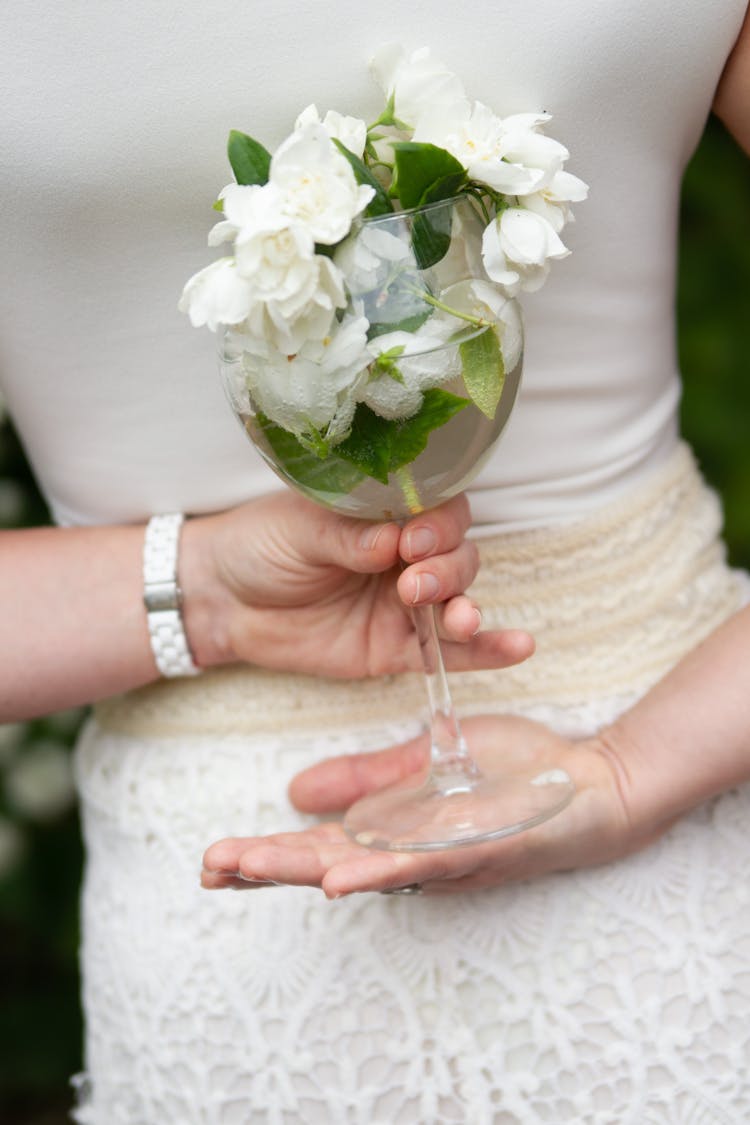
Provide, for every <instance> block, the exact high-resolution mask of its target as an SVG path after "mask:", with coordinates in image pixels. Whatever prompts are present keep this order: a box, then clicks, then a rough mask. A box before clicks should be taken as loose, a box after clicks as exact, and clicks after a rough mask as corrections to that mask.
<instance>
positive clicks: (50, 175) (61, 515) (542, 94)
mask: <svg viewBox="0 0 750 1125" xmlns="http://www.w3.org/2000/svg"><path fill="white" fill-rule="evenodd" d="M745 7H746V0H683V2H682V3H680V4H676V3H674V0H526V2H525V3H523V4H517V3H511V2H510V0H474V2H473V3H472V4H470V5H468V6H466V5H460V4H457V3H456V2H455V0H410V3H408V4H404V3H402V2H401V0H381V2H374V3H370V4H362V5H354V4H352V3H351V0H326V2H325V3H323V2H315V0H307V2H306V3H302V2H299V0H274V3H273V4H269V3H267V2H266V0H244V2H240V0H233V2H232V0H224V2H221V0H220V2H219V3H211V4H207V3H200V2H196V3H184V2H182V3H175V2H174V0H161V2H160V3H154V2H153V0H129V3H127V4H121V3H119V2H118V3H114V2H113V0H100V2H99V3H97V4H91V3H88V2H87V0H67V2H66V3H65V4H59V3H55V2H53V0H4V3H3V4H2V6H1V7H0V84H1V88H2V101H1V104H2V112H1V113H0V154H1V156H0V167H1V172H0V176H1V180H0V246H1V247H2V261H1V263H0V269H1V270H2V297H1V298H0V387H1V388H2V391H3V393H4V395H5V397H6V399H7V402H8V404H9V406H10V410H11V413H12V415H13V417H14V420H15V423H16V425H17V427H18V429H19V431H20V434H21V436H22V439H23V441H24V443H25V446H26V449H27V452H28V454H29V457H30V459H31V462H32V464H33V466H34V469H35V471H36V473H37V476H38V479H39V481H40V484H41V486H42V488H43V490H44V492H45V494H46V496H47V499H48V501H49V503H50V506H51V509H52V512H53V515H54V517H55V518H56V519H57V520H58V521H59V522H61V523H103V522H113V521H128V520H138V519H143V518H144V517H146V516H147V515H149V514H150V513H152V512H157V511H166V510H173V509H181V510H184V511H187V512H192V513H198V512H204V511H210V510H215V509H218V508H223V507H226V506H229V505H232V504H234V503H236V502H238V501H241V500H244V499H247V498H249V497H253V496H256V495H258V494H260V493H262V492H264V491H268V490H269V489H270V488H277V487H281V486H280V484H279V482H278V481H277V479H276V478H275V477H274V476H273V474H272V473H271V472H270V471H269V470H268V469H266V468H265V467H264V466H263V464H262V463H261V461H260V458H259V457H258V455H257V454H256V453H255V451H254V450H253V449H252V448H251V446H250V445H249V444H248V443H247V442H246V440H245V438H244V437H243V435H242V433H241V432H240V429H239V427H238V426H237V424H236V422H235V421H234V419H233V418H232V416H231V415H230V412H229V409H228V407H227V405H226V403H225V401H224V399H223V394H222V390H221V388H220V385H219V380H218V375H217V374H216V361H215V340H214V338H213V337H211V336H210V334H209V333H208V332H206V331H205V330H201V331H197V330H195V329H193V328H191V327H190V324H189V322H188V321H187V318H186V317H184V316H182V315H181V314H180V313H178V311H177V300H178V297H179V294H180V291H181V289H182V286H183V283H184V282H185V280H186V279H187V278H188V276H190V274H192V273H193V272H194V271H195V270H197V269H199V268H201V267H202V266H203V265H205V264H206V263H207V261H208V260H209V256H208V251H207V249H206V233H207V231H208V229H209V227H210V226H211V224H212V223H213V221H214V220H215V214H214V212H212V210H211V203H212V201H213V199H214V198H215V196H216V193H217V191H218V189H220V188H221V187H222V186H223V185H224V184H225V183H226V182H228V180H229V179H230V178H231V176H230V173H229V168H228V165H227V162H226V158H225V140H226V135H227V133H228V131H229V129H230V128H238V129H242V130H244V131H245V132H249V133H252V134H253V135H255V136H257V137H258V138H259V139H261V140H263V141H264V142H265V143H266V145H267V146H268V147H273V146H275V145H276V144H277V143H278V142H279V141H280V140H281V139H282V138H283V137H284V136H285V135H286V134H287V133H288V132H289V131H290V130H291V127H292V124H293V122H294V119H295V117H296V115H297V113H298V112H299V111H300V110H301V109H302V108H303V107H304V106H305V105H307V104H308V103H310V102H315V103H316V104H317V105H318V107H319V109H320V110H321V111H322V112H324V111H325V110H327V109H328V108H336V109H339V110H341V111H342V112H351V113H355V114H357V115H360V116H363V117H366V118H367V117H368V116H369V119H372V116H373V115H376V114H377V112H379V108H380V98H381V95H380V92H379V90H378V89H377V87H376V86H375V85H374V83H373V82H372V80H371V79H370V77H369V75H368V73H367V60H368V58H369V55H370V54H371V53H372V50H373V49H374V48H375V47H377V46H379V45H380V44H382V43H384V42H388V41H398V42H400V43H401V44H402V45H403V46H404V47H406V48H407V49H412V48H414V47H417V46H421V45H423V44H424V45H429V46H430V47H431V48H432V50H433V52H434V53H435V54H436V55H437V56H439V57H440V58H442V60H443V61H444V62H445V63H446V65H447V66H449V67H450V68H451V69H452V70H454V71H456V72H457V73H458V74H459V75H460V76H461V78H462V79H463V81H464V84H465V86H466V88H467V91H468V93H469V94H470V95H471V96H472V97H475V98H478V99H480V100H481V101H483V102H485V103H487V104H488V105H490V106H492V107H493V109H495V111H496V112H498V113H499V114H501V115H505V114H509V113H515V112H521V111H527V110H546V111H548V112H549V113H551V114H552V115H553V121H552V122H551V124H550V126H549V128H548V132H549V133H550V134H551V135H552V136H554V137H555V138H557V139H559V140H560V141H562V142H563V143H564V144H565V145H566V146H567V147H568V148H569V149H570V151H571V159H570V161H569V163H568V168H569V170H570V171H572V172H574V173H575V174H577V175H578V176H580V177H582V178H583V179H584V180H586V181H587V182H588V183H589V185H590V198H589V200H588V201H587V202H585V203H583V204H579V205H578V206H577V209H576V218H577V221H576V223H575V225H573V226H570V227H568V228H566V231H565V239H566V242H567V244H568V245H569V246H570V247H571V249H572V251H573V253H572V255H571V256H570V257H569V258H567V259H565V260H564V261H562V262H559V263H556V264H555V265H554V268H553V271H552V274H551V276H550V279H549V280H548V282H547V284H546V286H545V287H544V289H543V290H541V292H539V293H537V294H531V295H527V296H526V297H525V300H524V310H525V319H526V328H527V346H526V362H525V373H524V383H523V387H522V392H521V395H520V397H519V400H518V403H517V405H516V409H515V412H514V416H513V418H512V420H511V422H510V424H509V426H508V429H507V432H506V434H505V435H504V436H503V438H502V440H501V442H500V443H499V445H498V447H497V450H496V452H495V453H494V455H493V457H492V459H491V460H490V462H489V463H488V465H487V466H486V468H485V469H484V471H483V472H482V475H481V477H480V478H479V479H478V481H477V482H476V485H475V487H474V488H473V490H472V506H473V509H474V514H475V518H476V521H477V524H478V525H479V530H480V533H481V530H488V531H489V530H496V529H501V528H510V527H525V526H533V525H536V524H542V523H548V522H550V521H558V520H566V519H570V518H574V517H575V516H577V515H581V514H585V513H586V512H587V511H589V510H591V509H593V508H597V507H600V506H602V505H605V504H606V503H607V502H608V501H609V500H610V499H611V498H612V497H613V496H615V495H617V494H618V493H620V492H621V491H622V490H623V489H625V488H626V487H629V485H630V484H631V483H635V482H636V481H638V480H640V479H641V478H643V477H644V476H646V475H648V474H649V473H650V472H651V471H652V470H653V469H654V468H655V467H656V466H657V465H660V464H661V463H662V462H663V461H664V460H665V459H666V457H667V456H668V455H669V453H670V452H671V451H672V449H673V447H674V444H675V442H676V433H677V421H676V412H677V406H678V399H679V378H678V372H677V368H676V360H675V343H674V275H675V238H676V226H677V206H678V194H679V183H680V178H681V174H682V172H683V169H684V167H685V164H686V162H687V160H688V158H689V157H690V155H691V153H692V151H693V149H694V147H695V145H696V143H697V141H698V138H699V136H700V134H701V131H702V128H703V125H704V122H705V119H706V116H707V114H708V111H709V107H710V105H711V101H712V98H713V94H714V90H715V87H716V84H717V82H718V79H719V76H720V74H721V71H722V68H723V65H724V62H725V60H726V58H727V56H728V54H729V52H730V50H731V47H732V45H733V43H734V41H735V39H736V37H737V34H738V32H739V30H740V26H741V23H742V18H743V14H744V10H745Z"/></svg>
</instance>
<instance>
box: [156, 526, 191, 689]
mask: <svg viewBox="0 0 750 1125" xmlns="http://www.w3.org/2000/svg"><path fill="white" fill-rule="evenodd" d="M183 518H184V517H183V516H182V515H181V513H179V512H172V513H170V514H168V515H163V516H153V517H152V518H151V519H150V520H149V522H148V525H147V527H146V537H145V539H144V542H143V602H144V605H145V606H146V618H147V621H148V632H149V637H150V639H151V649H152V651H153V654H154V660H155V661H156V666H157V668H158V669H159V671H160V672H161V674H162V676H166V677H167V678H169V679H171V678H172V677H174V676H195V675H197V674H198V672H200V668H198V667H196V665H195V664H194V663H193V658H192V656H191V655H190V648H189V646H188V642H187V637H186V636H185V629H184V627H183V624H182V615H181V613H180V605H181V602H182V592H181V590H180V588H179V586H178V585H177V550H178V545H179V540H180V529H181V527H182V523H183Z"/></svg>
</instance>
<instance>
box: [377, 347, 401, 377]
mask: <svg viewBox="0 0 750 1125" xmlns="http://www.w3.org/2000/svg"><path fill="white" fill-rule="evenodd" d="M403 354H404V345H403V344H397V345H396V346H395V347H394V348H389V349H388V351H386V352H381V353H380V355H379V356H378V357H377V359H375V360H373V362H372V363H371V364H370V380H372V379H378V378H379V377H380V376H381V375H387V376H388V378H389V379H393V381H394V382H395V383H401V384H402V385H403V383H404V382H405V380H404V377H403V375H402V374H401V372H400V371H399V369H398V367H397V366H396V360H397V359H398V358H399V356H401V355H403Z"/></svg>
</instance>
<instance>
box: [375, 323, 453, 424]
mask: <svg viewBox="0 0 750 1125" xmlns="http://www.w3.org/2000/svg"><path fill="white" fill-rule="evenodd" d="M455 325H456V322H455V319H454V320H453V323H450V322H449V320H448V319H444V318H442V317H441V316H440V315H435V316H433V317H431V318H430V319H429V320H428V321H427V322H426V323H425V324H423V325H421V326H420V327H419V328H418V329H417V330H416V332H399V331H397V332H388V333H386V334H384V335H382V336H377V337H376V338H375V339H374V340H371V341H370V343H369V344H368V351H369V352H370V354H371V358H372V359H373V360H377V359H378V358H379V357H381V356H384V357H386V359H387V360H389V361H390V362H392V363H393V365H394V367H395V370H394V372H393V374H388V372H387V370H386V371H384V372H383V374H381V375H378V374H377V371H378V368H377V365H373V367H371V369H370V378H369V379H368V381H367V382H366V383H364V382H363V383H362V385H361V388H360V391H359V399H360V401H361V402H364V403H366V404H367V406H369V407H370V408H371V409H372V410H374V411H375V413H376V414H379V415H380V416H381V417H382V418H411V416H412V415H413V414H416V413H417V411H418V410H419V408H420V407H421V405H422V396H423V393H424V391H426V390H428V389H429V388H430V387H439V386H440V385H441V383H445V382H446V381H447V380H449V379H451V378H453V377H455V376H456V375H457V374H459V370H458V368H457V348H456V347H455V346H446V342H447V340H448V338H449V337H450V336H451V335H452V334H453V332H454V331H455ZM389 353H391V354H389ZM393 353H398V354H393ZM394 376H395V377H394Z"/></svg>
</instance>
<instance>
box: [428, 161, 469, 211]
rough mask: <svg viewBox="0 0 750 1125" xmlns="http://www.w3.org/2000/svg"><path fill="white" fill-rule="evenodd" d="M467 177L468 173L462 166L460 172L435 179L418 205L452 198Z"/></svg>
mask: <svg viewBox="0 0 750 1125" xmlns="http://www.w3.org/2000/svg"><path fill="white" fill-rule="evenodd" d="M467 177H468V173H467V172H466V170H465V169H464V168H462V169H461V171H460V172H453V173H452V174H451V175H449V176H443V177H442V178H441V179H439V180H435V182H434V183H433V184H431V185H430V187H428V188H427V191H426V192H425V193H424V195H423V196H422V198H421V199H420V201H419V202H420V206H425V205H426V204H428V203H441V202H442V200H444V199H453V197H454V196H456V195H458V193H459V192H460V190H461V188H462V187H463V186H464V184H465V183H466V181H467Z"/></svg>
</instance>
